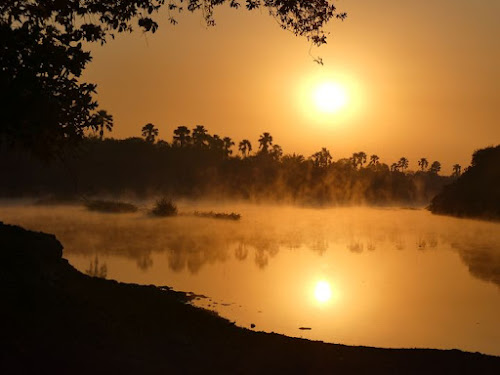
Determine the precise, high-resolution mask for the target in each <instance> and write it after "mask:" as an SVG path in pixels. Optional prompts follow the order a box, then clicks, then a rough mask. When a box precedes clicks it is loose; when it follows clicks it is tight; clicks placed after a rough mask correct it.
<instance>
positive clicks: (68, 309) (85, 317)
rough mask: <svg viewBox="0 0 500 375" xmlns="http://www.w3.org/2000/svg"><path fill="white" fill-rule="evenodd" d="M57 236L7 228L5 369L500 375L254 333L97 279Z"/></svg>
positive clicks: (171, 297)
mask: <svg viewBox="0 0 500 375" xmlns="http://www.w3.org/2000/svg"><path fill="white" fill-rule="evenodd" d="M62 250H63V249H62V245H61V244H60V243H59V242H58V241H57V239H56V238H55V237H54V236H52V235H47V234H43V233H36V232H31V231H26V230H24V229H22V228H20V227H16V226H9V225H4V224H1V223H0V257H1V262H0V277H1V279H0V281H1V283H0V285H1V286H0V289H1V292H2V295H3V296H4V300H5V301H6V304H5V306H7V307H6V308H4V309H2V310H1V311H2V312H1V317H0V318H1V319H0V321H1V322H2V323H1V324H2V326H3V327H2V335H1V336H2V338H1V339H0V340H1V348H0V349H1V350H0V353H1V354H0V373H2V374H8V373H71V374H77V373H104V372H108V373H116V374H125V373H130V374H136V373H141V374H145V373H148V374H149V373H201V372H204V373H218V374H220V373H230V374H235V373H236V374H238V373H242V374H246V373H248V374H254V373H300V374H303V373H315V374H318V373H356V374H360V373H370V374H373V373H380V374H387V373H404V374H410V373H415V374H416V373H427V374H428V373H443V374H444V373H470V374H478V373H481V374H489V373H491V374H495V373H500V358H499V357H491V356H486V355H482V354H479V353H466V352H461V351H458V350H448V351H443V350H424V349H418V350H416V349H413V350H408V349H407V350H402V349H377V348H366V347H350V346H344V345H336V344H325V343H322V342H312V341H308V340H302V339H293V338H289V337H286V336H282V335H278V334H268V333H261V332H253V331H250V330H246V329H242V328H239V327H236V326H234V325H233V324H231V323H230V322H228V321H227V320H224V319H222V318H220V317H217V316H215V315H214V314H213V313H210V312H207V311H204V310H201V309H198V308H195V307H193V306H191V305H189V304H187V303H186V302H188V300H189V297H188V296H187V295H186V294H184V293H179V292H174V291H171V290H168V289H161V288H157V287H155V286H142V285H135V284H124V283H118V282H116V281H111V280H104V279H98V278H92V277H89V276H87V275H84V274H82V273H80V272H79V271H77V270H76V269H74V268H73V267H72V266H71V265H70V264H69V263H68V262H67V261H66V260H65V259H64V258H62Z"/></svg>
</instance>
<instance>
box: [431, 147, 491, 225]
mask: <svg viewBox="0 0 500 375" xmlns="http://www.w3.org/2000/svg"><path fill="white" fill-rule="evenodd" d="M456 166H458V167H459V165H458V164H456ZM431 169H432V168H431ZM454 169H455V168H454ZM455 170H456V171H459V168H456V169H455ZM499 186H500V145H498V146H496V147H488V148H484V149H481V150H477V151H476V152H474V154H473V155H472V162H471V166H470V167H469V168H467V170H466V171H465V172H464V173H463V174H462V175H460V176H459V177H458V178H457V179H456V180H455V181H454V182H453V183H452V184H450V185H447V186H445V187H444V189H443V191H442V192H441V193H439V194H438V195H437V196H436V197H434V199H432V202H431V205H430V206H429V209H430V210H431V212H433V213H437V214H447V215H454V216H468V217H482V218H487V219H496V220H498V219H500V188H499Z"/></svg>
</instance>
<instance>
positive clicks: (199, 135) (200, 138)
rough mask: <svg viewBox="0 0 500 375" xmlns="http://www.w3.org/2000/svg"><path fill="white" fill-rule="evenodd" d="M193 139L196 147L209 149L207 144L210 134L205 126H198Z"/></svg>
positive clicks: (194, 130)
mask: <svg viewBox="0 0 500 375" xmlns="http://www.w3.org/2000/svg"><path fill="white" fill-rule="evenodd" d="M192 138H193V144H194V146H195V147H198V148H205V147H208V144H207V143H206V141H207V140H208V132H207V129H205V127H204V126H203V125H196V128H194V129H193V135H192Z"/></svg>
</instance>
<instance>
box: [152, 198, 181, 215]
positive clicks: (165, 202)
mask: <svg viewBox="0 0 500 375" xmlns="http://www.w3.org/2000/svg"><path fill="white" fill-rule="evenodd" d="M151 214H152V215H154V216H175V215H177V206H176V205H175V204H174V203H173V202H172V200H171V199H167V198H161V199H159V200H157V201H156V204H155V207H154V208H153V209H152V210H151Z"/></svg>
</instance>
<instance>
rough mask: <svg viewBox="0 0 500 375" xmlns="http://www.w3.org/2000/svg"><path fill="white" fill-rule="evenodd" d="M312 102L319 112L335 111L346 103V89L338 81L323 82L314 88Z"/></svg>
mask: <svg viewBox="0 0 500 375" xmlns="http://www.w3.org/2000/svg"><path fill="white" fill-rule="evenodd" d="M313 102H314V104H315V105H316V108H317V109H318V110H319V111H320V112H323V113H335V112H338V111H339V110H340V109H342V108H343V107H345V106H346V105H347V102H348V96H347V91H346V90H345V88H344V87H343V86H342V85H340V84H338V83H335V82H323V83H320V84H319V85H317V86H316V87H315V88H314V90H313Z"/></svg>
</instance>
